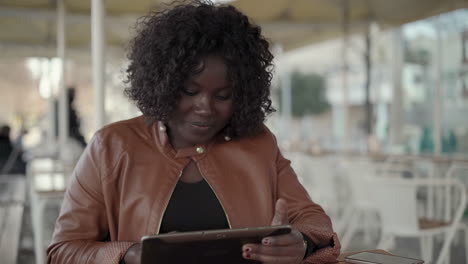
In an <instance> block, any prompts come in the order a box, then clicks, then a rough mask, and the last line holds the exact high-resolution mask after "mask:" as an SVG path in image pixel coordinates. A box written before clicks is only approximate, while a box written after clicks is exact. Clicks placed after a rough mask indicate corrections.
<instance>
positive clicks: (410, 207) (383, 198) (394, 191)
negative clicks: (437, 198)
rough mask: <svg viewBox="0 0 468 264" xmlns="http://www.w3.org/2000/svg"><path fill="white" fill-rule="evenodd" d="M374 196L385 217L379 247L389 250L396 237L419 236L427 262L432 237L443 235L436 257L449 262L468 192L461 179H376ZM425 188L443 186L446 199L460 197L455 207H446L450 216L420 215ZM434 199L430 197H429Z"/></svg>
mask: <svg viewBox="0 0 468 264" xmlns="http://www.w3.org/2000/svg"><path fill="white" fill-rule="evenodd" d="M371 185H372V188H373V190H375V191H374V192H373V193H372V194H373V200H374V201H375V203H376V205H378V207H377V208H378V211H379V214H380V216H381V220H382V236H381V239H380V242H379V244H378V246H377V247H378V248H380V249H386V250H389V249H391V248H392V246H393V243H392V242H393V240H394V239H395V237H419V238H420V242H421V255H422V257H423V259H424V260H425V261H427V262H428V263H431V262H432V256H433V248H432V239H433V238H434V237H435V236H438V235H443V236H444V239H443V246H442V248H441V250H440V253H439V255H438V257H437V261H436V262H435V263H437V264H443V263H446V264H448V263H450V251H449V250H450V246H451V243H452V241H453V238H454V235H455V232H456V231H457V228H458V226H459V223H460V220H461V217H462V214H463V212H464V210H465V207H466V192H465V189H464V187H463V185H461V184H460V182H459V181H455V180H447V179H430V180H427V179H395V178H380V179H374V180H373V181H372V183H371ZM423 188H434V189H438V188H441V189H443V190H446V189H447V188H448V189H449V190H450V191H449V192H444V193H445V194H447V197H444V199H450V200H456V201H458V203H457V206H456V208H455V210H452V207H446V208H445V209H446V210H448V213H447V214H446V215H449V216H450V217H449V219H428V218H426V217H423V218H421V215H419V214H418V210H417V208H418V199H417V195H418V191H420V190H421V189H423ZM428 199H431V197H428Z"/></svg>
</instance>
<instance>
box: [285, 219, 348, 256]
mask: <svg viewBox="0 0 468 264" xmlns="http://www.w3.org/2000/svg"><path fill="white" fill-rule="evenodd" d="M293 226H294V227H295V228H296V229H297V230H299V232H301V233H302V234H304V235H305V236H306V237H307V238H309V239H310V240H311V241H312V242H313V244H314V245H315V246H316V248H315V250H314V251H313V252H311V254H310V255H309V256H308V257H306V258H305V259H304V261H303V262H302V263H307V264H323V263H334V262H336V261H337V259H338V256H339V255H340V250H341V244H340V241H339V240H338V236H337V234H336V233H334V232H333V231H326V230H323V229H320V228H317V227H314V226H312V225H305V224H294V225H293Z"/></svg>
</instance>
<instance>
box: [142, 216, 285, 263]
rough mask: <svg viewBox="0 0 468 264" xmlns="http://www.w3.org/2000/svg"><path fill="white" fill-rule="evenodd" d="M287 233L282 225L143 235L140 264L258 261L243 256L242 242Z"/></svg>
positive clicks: (257, 241)
mask: <svg viewBox="0 0 468 264" xmlns="http://www.w3.org/2000/svg"><path fill="white" fill-rule="evenodd" d="M290 232H291V226H290V225H283V226H265V227H252V228H239V229H219V230H207V231H195V232H180V233H167V234H162V235H152V236H144V237H143V238H142V239H141V242H142V253H141V263H142V264H169V263H171V264H172V263H258V262H256V261H252V260H246V259H244V258H243V257H242V245H244V244H246V243H260V242H261V240H262V238H264V237H267V236H276V235H283V234H288V233H290Z"/></svg>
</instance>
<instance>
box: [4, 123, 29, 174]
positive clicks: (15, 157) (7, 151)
mask: <svg viewBox="0 0 468 264" xmlns="http://www.w3.org/2000/svg"><path fill="white" fill-rule="evenodd" d="M10 131H11V128H10V126H8V125H3V126H2V127H0V174H25V173H26V163H25V162H24V160H23V150H22V144H21V136H22V134H23V133H24V130H23V129H21V132H20V136H19V139H18V140H17V141H16V142H15V143H13V142H12V141H11V138H10Z"/></svg>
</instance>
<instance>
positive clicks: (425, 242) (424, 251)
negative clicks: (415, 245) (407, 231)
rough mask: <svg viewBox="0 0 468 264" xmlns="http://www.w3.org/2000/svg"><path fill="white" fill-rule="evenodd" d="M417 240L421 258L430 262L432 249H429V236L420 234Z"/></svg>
mask: <svg viewBox="0 0 468 264" xmlns="http://www.w3.org/2000/svg"><path fill="white" fill-rule="evenodd" d="M419 241H420V243H421V256H422V258H423V260H424V261H425V262H426V263H431V262H432V254H431V253H432V252H431V251H432V250H430V242H429V237H427V236H421V237H420V238H419Z"/></svg>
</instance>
